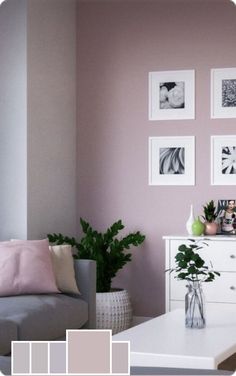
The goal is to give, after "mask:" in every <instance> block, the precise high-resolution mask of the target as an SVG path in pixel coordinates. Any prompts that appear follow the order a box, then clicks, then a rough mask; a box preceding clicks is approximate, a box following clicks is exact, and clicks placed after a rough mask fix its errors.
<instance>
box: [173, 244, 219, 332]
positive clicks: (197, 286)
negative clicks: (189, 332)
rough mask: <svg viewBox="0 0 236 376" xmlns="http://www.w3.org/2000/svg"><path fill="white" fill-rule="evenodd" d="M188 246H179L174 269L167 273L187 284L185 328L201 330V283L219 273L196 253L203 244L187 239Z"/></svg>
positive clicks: (202, 301) (208, 280)
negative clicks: (173, 273)
mask: <svg viewBox="0 0 236 376" xmlns="http://www.w3.org/2000/svg"><path fill="white" fill-rule="evenodd" d="M189 242H190V244H189V245H186V244H181V245H180V246H179V247H178V251H179V252H178V253H177V254H176V256H175V264H176V267H175V268H172V269H169V270H168V271H170V272H171V273H172V272H175V273H176V276H175V278H177V279H179V280H186V281H187V282H188V289H189V291H188V293H187V294H186V297H185V325H186V326H187V327H191V328H193V327H197V328H202V327H204V326H205V314H204V298H203V293H202V287H201V283H202V282H212V281H214V279H215V277H216V276H220V273H219V272H217V271H214V270H213V269H212V268H210V267H209V266H208V265H206V262H205V261H204V260H203V259H202V258H201V257H200V255H199V254H198V253H197V251H199V250H200V249H203V248H204V246H205V245H206V246H208V244H207V243H205V242H199V241H196V240H194V239H189Z"/></svg>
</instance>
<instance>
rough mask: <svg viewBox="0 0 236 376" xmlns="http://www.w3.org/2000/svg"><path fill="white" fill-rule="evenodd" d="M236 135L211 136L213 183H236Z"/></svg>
mask: <svg viewBox="0 0 236 376" xmlns="http://www.w3.org/2000/svg"><path fill="white" fill-rule="evenodd" d="M234 156H235V160H236V135H227V136H220V135H217V136H211V185H236V162H235V163H234Z"/></svg>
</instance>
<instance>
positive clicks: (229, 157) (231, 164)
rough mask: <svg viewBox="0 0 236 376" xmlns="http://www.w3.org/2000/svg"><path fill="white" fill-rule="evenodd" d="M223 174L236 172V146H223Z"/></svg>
mask: <svg viewBox="0 0 236 376" xmlns="http://www.w3.org/2000/svg"><path fill="white" fill-rule="evenodd" d="M222 174H236V146H223V147H222Z"/></svg>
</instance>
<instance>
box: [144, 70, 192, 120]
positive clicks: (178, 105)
mask: <svg viewBox="0 0 236 376" xmlns="http://www.w3.org/2000/svg"><path fill="white" fill-rule="evenodd" d="M194 118H195V71H194V70H193V69H191V70H179V71H164V72H149V120H182V119H194Z"/></svg>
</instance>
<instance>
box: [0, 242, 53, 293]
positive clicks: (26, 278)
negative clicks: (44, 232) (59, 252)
mask: <svg viewBox="0 0 236 376" xmlns="http://www.w3.org/2000/svg"><path fill="white" fill-rule="evenodd" d="M59 292H60V291H59V290H58V289H57V286H56V282H55V277H54V273H53V268H52V261H51V256H50V252H49V243H48V240H47V239H45V240H32V241H31V240H16V241H14V242H11V241H9V242H0V296H9V295H20V294H46V293H59Z"/></svg>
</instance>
